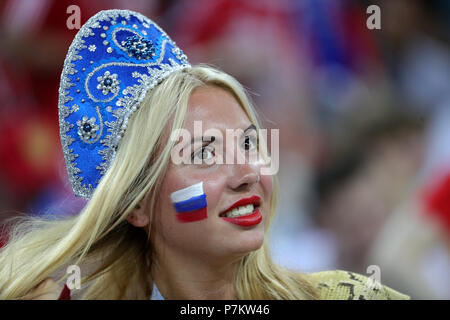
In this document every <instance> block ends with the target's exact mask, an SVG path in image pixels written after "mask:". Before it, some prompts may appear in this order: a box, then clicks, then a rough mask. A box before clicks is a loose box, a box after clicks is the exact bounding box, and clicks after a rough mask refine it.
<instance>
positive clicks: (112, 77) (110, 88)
mask: <svg viewBox="0 0 450 320" xmlns="http://www.w3.org/2000/svg"><path fill="white" fill-rule="evenodd" d="M97 81H98V82H99V84H98V85H97V89H98V90H101V91H102V93H103V94H104V95H105V96H106V95H107V94H108V93H110V92H112V93H114V94H116V93H117V92H118V91H119V84H120V81H119V80H117V74H115V73H114V74H111V73H110V72H109V71H106V72H105V73H104V74H103V76H100V77H97Z"/></svg>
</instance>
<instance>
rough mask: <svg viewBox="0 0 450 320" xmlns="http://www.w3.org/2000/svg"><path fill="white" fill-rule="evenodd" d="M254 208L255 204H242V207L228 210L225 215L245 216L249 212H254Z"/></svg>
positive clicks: (230, 216) (231, 216)
mask: <svg viewBox="0 0 450 320" xmlns="http://www.w3.org/2000/svg"><path fill="white" fill-rule="evenodd" d="M253 209H254V207H253V205H252V204H248V205H246V206H240V207H237V208H234V209H233V210H230V211H228V212H227V213H226V214H225V216H226V217H228V218H233V217H240V216H245V215H247V214H250V213H252V212H253Z"/></svg>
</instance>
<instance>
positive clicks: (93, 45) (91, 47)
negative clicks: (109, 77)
mask: <svg viewBox="0 0 450 320" xmlns="http://www.w3.org/2000/svg"><path fill="white" fill-rule="evenodd" d="M95 49H97V47H96V46H95V44H91V45H90V46H89V51H91V52H94V51H95Z"/></svg>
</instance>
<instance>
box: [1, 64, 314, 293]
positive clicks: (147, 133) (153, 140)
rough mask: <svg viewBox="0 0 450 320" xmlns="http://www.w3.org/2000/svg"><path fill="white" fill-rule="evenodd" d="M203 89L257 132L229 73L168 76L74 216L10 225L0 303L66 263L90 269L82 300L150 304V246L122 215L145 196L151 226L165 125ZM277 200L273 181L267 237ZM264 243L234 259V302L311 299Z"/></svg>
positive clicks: (164, 164) (167, 145) (202, 69)
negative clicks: (223, 95) (220, 96)
mask: <svg viewBox="0 0 450 320" xmlns="http://www.w3.org/2000/svg"><path fill="white" fill-rule="evenodd" d="M205 85H215V86H219V87H221V88H224V89H226V90H228V91H229V92H231V93H232V94H233V95H234V96H235V98H236V99H237V100H238V102H239V103H240V104H241V106H242V107H243V109H244V110H245V112H246V113H247V115H248V117H249V119H250V121H251V122H252V123H253V124H255V126H256V127H257V128H258V129H259V128H260V122H259V120H258V118H257V114H256V112H255V110H254V107H253V105H252V103H251V100H250V98H249V96H248V94H247V92H246V90H245V89H244V88H243V87H242V86H241V85H240V84H239V82H238V81H236V80H235V79H234V78H233V77H231V76H230V75H228V74H226V73H223V72H222V71H219V70H217V69H215V68H213V67H211V66H208V65H197V66H193V67H192V68H188V69H185V70H181V71H177V72H174V73H172V74H171V75H170V76H169V77H168V78H167V79H165V80H164V81H163V82H162V83H160V84H159V85H158V86H157V87H155V88H154V89H153V90H151V91H150V92H149V93H148V94H147V96H146V98H145V100H144V101H143V102H142V103H141V106H140V108H139V109H138V110H137V111H136V112H135V113H134V114H133V116H132V117H131V119H130V121H129V125H128V128H127V131H126V132H125V135H124V136H123V138H122V140H121V142H120V144H119V147H118V150H117V154H116V158H115V159H114V161H113V162H112V164H111V167H110V168H109V170H108V171H107V172H106V173H105V175H104V176H103V178H102V179H101V181H100V184H99V185H98V186H97V188H96V189H95V192H94V194H93V196H92V198H91V199H90V200H89V202H88V203H87V204H86V206H85V207H84V208H83V210H82V211H81V212H80V213H79V214H78V215H77V216H73V217H64V218H58V219H44V218H36V217H26V218H23V219H22V220H23V221H20V223H17V222H16V223H15V224H14V226H13V227H12V228H11V230H10V234H9V242H8V244H7V245H6V246H5V247H4V248H2V249H1V251H0V299H20V298H21V297H23V296H24V295H26V294H27V293H28V292H29V291H30V290H31V289H32V288H33V287H35V286H36V285H37V284H39V283H40V282H41V281H43V280H44V279H45V278H47V277H49V276H50V275H52V274H54V273H55V272H57V271H58V270H61V269H63V268H64V267H65V266H67V265H70V264H76V265H80V266H83V268H87V269H88V270H90V271H91V272H89V273H88V274H87V275H83V276H84V277H83V280H82V283H83V286H84V287H85V288H86V291H85V293H84V295H83V298H84V299H149V296H150V295H151V293H152V287H153V279H152V278H151V272H150V267H151V264H152V259H153V248H152V244H151V242H150V241H149V235H147V233H146V232H145V230H143V229H141V228H136V227H133V226H132V225H130V224H129V223H128V222H127V221H126V217H127V215H128V214H129V213H130V212H131V211H132V210H133V209H134V208H135V207H136V206H137V205H138V204H139V202H140V201H141V200H142V199H143V198H144V197H146V196H149V197H150V198H149V200H150V204H151V205H150V210H149V211H150V219H151V221H152V216H153V212H154V210H155V206H156V200H157V196H158V194H159V193H158V188H159V187H160V185H161V183H162V180H163V179H164V175H165V172H166V170H167V168H168V164H169V161H170V153H171V150H172V148H173V146H174V144H175V141H171V139H169V141H162V138H161V137H162V136H163V133H164V130H166V129H167V125H168V124H169V123H170V122H171V123H172V128H171V129H172V130H175V129H178V128H181V127H182V125H183V121H184V118H185V115H186V110H187V105H188V99H189V97H190V95H191V93H192V92H193V90H194V89H195V88H197V87H200V86H205ZM262 143H264V142H263V141H262ZM141 146H146V147H145V148H142V147H141ZM263 149H264V148H263ZM277 197H278V191H277V180H276V176H274V177H273V194H272V198H271V209H270V215H269V217H268V219H267V223H266V226H265V228H266V234H267V229H268V228H269V225H270V222H271V220H272V218H273V215H274V213H275V210H276V206H277ZM150 224H151V222H150ZM149 230H150V226H149ZM267 242H268V241H267V240H265V241H264V244H263V245H262V247H261V248H260V249H258V250H256V251H252V252H250V253H249V254H247V255H246V256H244V257H243V258H242V259H241V260H240V262H239V264H238V269H237V274H236V279H235V290H236V294H237V298H238V299H314V298H317V293H316V291H315V289H314V288H313V287H312V286H311V285H310V284H309V282H308V281H307V280H306V277H305V275H302V274H301V273H298V272H295V271H291V270H288V269H285V268H282V267H280V266H277V265H276V264H275V263H273V261H272V260H271V257H270V255H269V249H268V244H267ZM85 266H86V267H85ZM83 270H84V269H83ZM64 279H65V277H61V278H60V279H59V281H63V280H64Z"/></svg>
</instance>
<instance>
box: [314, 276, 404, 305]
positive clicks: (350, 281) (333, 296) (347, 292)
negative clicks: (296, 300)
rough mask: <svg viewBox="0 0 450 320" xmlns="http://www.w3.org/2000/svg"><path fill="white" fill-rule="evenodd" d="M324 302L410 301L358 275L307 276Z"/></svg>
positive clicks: (398, 293)
mask: <svg viewBox="0 0 450 320" xmlns="http://www.w3.org/2000/svg"><path fill="white" fill-rule="evenodd" d="M307 277H308V278H309V280H310V281H311V283H312V284H313V286H314V287H316V288H317V289H318V291H319V296H320V299H322V300H408V299H410V297H409V296H407V295H405V294H402V293H400V292H397V291H395V290H393V289H391V288H389V287H387V286H384V285H382V284H380V283H379V282H377V281H374V280H373V279H371V278H368V277H366V276H363V275H360V274H358V273H354V272H349V271H342V270H335V271H322V272H316V273H310V274H307Z"/></svg>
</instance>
